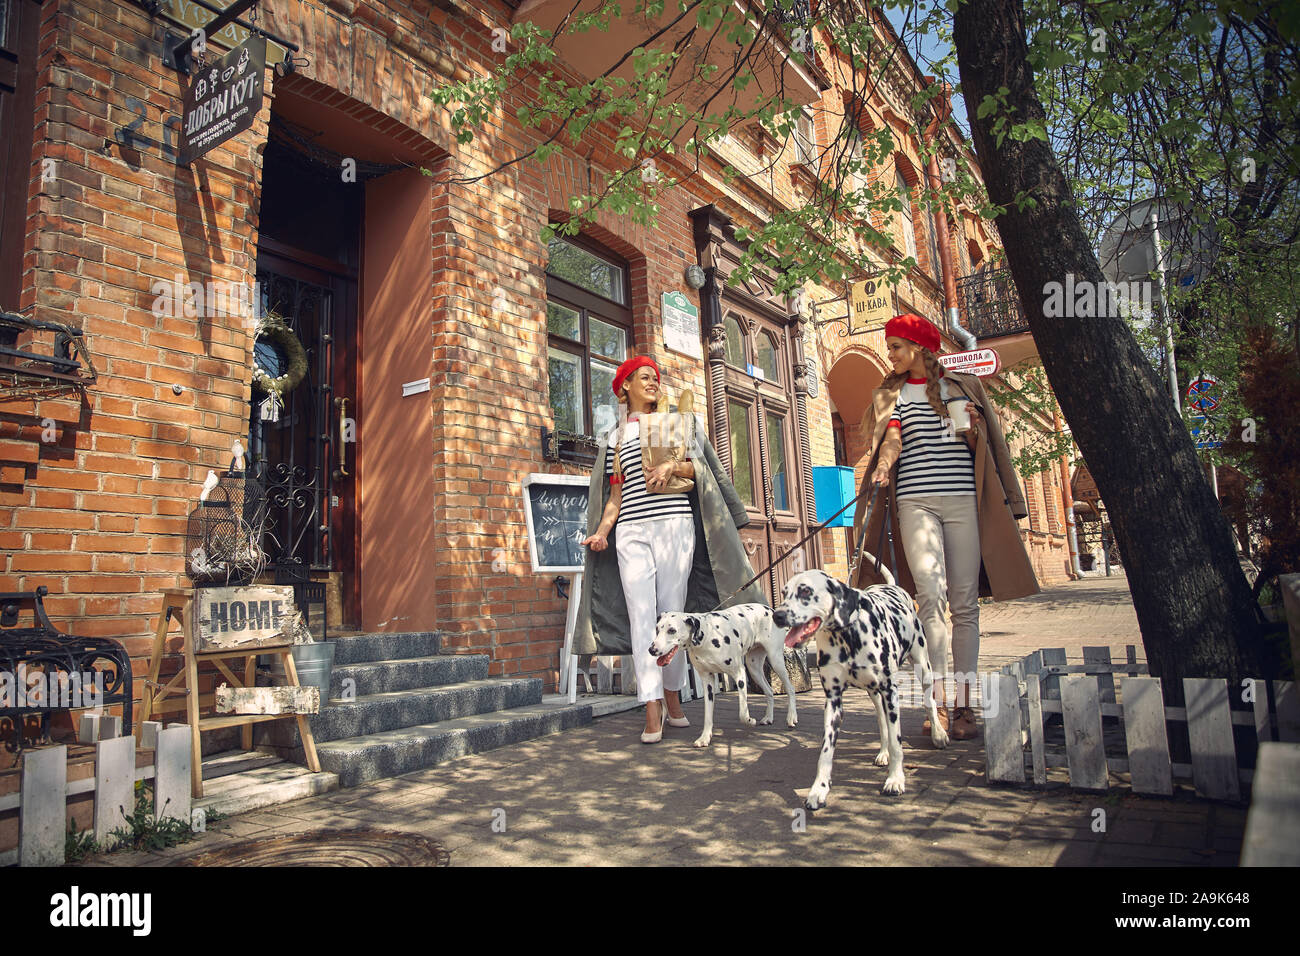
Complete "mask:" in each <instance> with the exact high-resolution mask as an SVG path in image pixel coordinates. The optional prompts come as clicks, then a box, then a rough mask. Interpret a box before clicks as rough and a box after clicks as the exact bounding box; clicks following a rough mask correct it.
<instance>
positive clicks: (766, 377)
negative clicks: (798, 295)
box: [723, 297, 813, 603]
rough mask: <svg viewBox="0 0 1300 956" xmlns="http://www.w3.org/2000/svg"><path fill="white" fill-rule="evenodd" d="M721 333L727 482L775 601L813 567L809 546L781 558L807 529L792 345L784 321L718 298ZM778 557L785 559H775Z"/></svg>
mask: <svg viewBox="0 0 1300 956" xmlns="http://www.w3.org/2000/svg"><path fill="white" fill-rule="evenodd" d="M723 323H724V326H725V327H726V331H727V361H726V372H725V382H726V399H727V421H728V426H729V428H728V431H729V433H730V439H731V462H732V470H733V483H734V484H735V487H736V491H737V493H738V494H739V495H740V497H741V500H742V501H744V502H745V504H746V506H747V507H748V509H749V512H750V519H751V520H750V523H749V525H748V526H746V527H745V528H742V529H741V530H740V536H741V540H742V541H743V542H744V544H745V550H746V552H747V553H748V554H749V560H750V563H751V564H753V566H754V570H755V571H760V570H761V569H763V568H764V567H768V566H769V565H770V566H771V568H770V570H769V572H768V573H767V574H766V575H764V577H763V578H762V580H763V584H764V587H765V588H766V590H767V592H768V599H769V600H771V601H773V602H774V603H775V602H776V601H778V600H779V599H780V594H781V589H782V587H784V585H785V582H786V581H787V580H789V579H790V578H791V577H792V576H793V575H795V574H797V573H798V572H799V571H801V570H804V569H806V568H809V567H812V566H813V564H812V561H811V560H810V559H811V554H812V553H811V551H810V544H811V542H805V543H804V544H803V545H802V546H800V548H799V553H798V554H797V555H791V556H790V557H786V555H787V554H788V553H789V552H790V550H791V549H792V548H793V547H794V546H795V544H796V543H797V542H798V541H799V540H800V539H801V538H803V536H804V535H805V534H807V532H808V527H807V525H806V523H805V521H804V520H803V518H802V512H803V510H804V508H803V504H802V503H803V501H804V500H805V496H806V495H808V494H809V493H810V492H811V489H805V488H804V487H803V479H802V476H801V470H800V468H799V454H798V447H799V446H798V442H797V437H796V436H797V427H798V423H797V417H796V405H795V394H794V364H793V360H792V356H793V343H792V342H791V340H790V332H789V327H788V325H787V323H785V322H783V321H780V320H778V319H776V318H774V317H771V316H768V315H766V314H764V313H762V312H760V311H758V310H754V309H751V308H747V307H745V306H744V305H742V304H740V303H738V302H733V301H730V300H729V299H727V298H725V297H724V299H723ZM778 559H784V560H778Z"/></svg>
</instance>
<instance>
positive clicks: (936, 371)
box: [881, 346, 948, 420]
mask: <svg viewBox="0 0 1300 956" xmlns="http://www.w3.org/2000/svg"><path fill="white" fill-rule="evenodd" d="M918 348H920V349H921V362H922V364H924V365H925V397H926V400H927V401H928V402H929V403H930V407H931V408H933V409H934V413H935V414H936V415H938V416H939V418H940V419H941V420H942V419H945V418H947V417H948V408H947V406H945V405H944V403H943V396H942V395H940V394H939V379H940V378H942V377H943V366H942V365H941V364H940V363H939V359H938V358H937V357H936V356H935V354H934V353H933V352H931V351H930V350H929V349H927V348H923V347H921V346H918ZM909 374H911V373H909V372H908V371H907V370H906V369H904V370H903V371H901V372H891V373H890V374H889V375H887V376H886V377H885V380H884V381H883V382H882V383H881V387H882V388H889V389H893V388H901V387H902V386H903V383H904V382H906V381H907V378H908V375H909Z"/></svg>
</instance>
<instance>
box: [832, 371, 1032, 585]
mask: <svg viewBox="0 0 1300 956" xmlns="http://www.w3.org/2000/svg"><path fill="white" fill-rule="evenodd" d="M944 378H945V379H947V380H948V382H949V389H952V388H953V387H954V386H955V387H956V388H957V389H958V390H959V391H961V392H962V393H963V394H965V395H966V397H967V398H969V399H970V400H971V401H972V402H973V403H974V404H975V407H976V408H977V409H979V413H980V415H981V416H982V418H981V421H982V424H981V425H980V426H977V427H976V428H975V448H974V452H975V497H976V501H977V508H978V516H979V531H980V557H981V559H982V564H981V567H980V595H981V596H984V597H987V596H989V595H992V597H993V599H994V600H995V601H1010V600H1012V599H1014V598H1019V597H1027V596H1028V595H1030V594H1037V593H1038V591H1039V587H1038V578H1037V577H1036V576H1035V575H1034V566H1033V564H1032V563H1031V562H1030V560H1029V555H1028V554H1027V553H1026V551H1025V545H1024V542H1023V541H1022V540H1021V537H1020V529H1019V528H1018V527H1017V525H1016V519H1017V518H1023V517H1024V516H1025V515H1027V514H1029V510H1028V509H1027V508H1026V507H1025V496H1024V494H1023V493H1022V492H1021V490H1020V482H1019V481H1018V480H1017V479H1016V470H1015V467H1014V466H1013V465H1012V463H1011V453H1010V451H1009V450H1008V449H1007V443H1006V440H1005V439H1004V438H1003V436H1002V426H1001V425H1000V424H999V422H998V416H997V412H996V410H995V409H994V407H993V403H992V401H990V400H989V397H988V394H987V393H986V392H985V391H984V386H983V385H982V384H981V383H980V380H979V379H978V378H977V377H976V376H974V375H965V374H962V373H959V372H947V373H945V374H944ZM901 389H902V384H901V383H900V384H899V385H898V386H897V387H895V388H893V389H886V388H878V389H876V390H875V392H874V394H873V395H872V400H871V407H870V408H869V409H868V410H867V414H866V416H865V418H864V420H863V425H864V426H865V428H866V430H867V431H868V432H870V433H871V454H870V456H869V458H868V463H867V470H866V473H865V475H863V478H862V487H861V489H860V490H861V491H862V492H863V494H862V497H860V498H859V499H858V505H857V511H856V513H855V514H854V517H853V540H854V541H855V542H856V541H857V540H858V535H859V534H860V533H861V531H862V523H863V520H864V518H865V517H866V511H867V504H868V502H869V501H870V500H871V476H872V475H873V474H874V473H875V471H876V464H877V462H878V461H879V459H880V452H881V444H882V442H883V440H884V437H885V431H886V429H887V428H888V426H889V418H890V415H891V413H892V412H893V410H894V405H895V403H896V402H897V400H898V393H899V391H901ZM950 394H951V392H950ZM897 486H898V462H897V460H895V462H894V467H893V469H892V470H891V471H890V473H889V485H888V486H887V487H886V488H884V489H881V491H880V492H879V493H878V494H877V507H876V509H875V511H874V513H873V514H872V516H871V523H870V525H869V526H868V527H867V537H866V543H865V545H864V547H865V549H866V550H867V551H868V552H870V553H872V554H875V553H876V550H877V542H878V541H879V540H880V528H881V524H882V522H883V521H884V516H885V511H886V508H887V509H888V511H889V514H890V527H891V529H892V531H893V536H894V549H893V555H896V556H897V561H898V574H897V578H898V583H899V584H900V585H902V586H903V588H904V589H906V590H907V591H908V593H910V594H915V593H916V584H915V582H914V581H913V580H912V572H911V569H910V568H909V567H908V566H907V555H906V554H904V553H903V545H902V539H901V537H900V535H899V532H898V499H897V498H896V497H895V494H894V492H895V489H896V488H897ZM882 495H883V500H884V503H885V508H882V507H880V506H879V505H880V499H881V496H882ZM879 550H880V551H881V552H882V553H881V554H879V555H878V556H879V557H880V559H881V561H882V562H884V563H885V564H886V565H887V566H888V565H890V564H892V558H893V555H891V552H890V547H889V543H888V540H887V539H886V541H885V543H884V544H883V546H882V547H880V548H879ZM871 565H872V562H870V561H868V560H863V562H862V566H861V567H859V568H858V575H857V579H856V580H855V581H854V582H852V583H853V585H854V586H855V587H859V588H863V587H867V586H868V585H871V584H879V583H880V582H881V580H882V579H881V578H880V576H879V575H878V574H877V573H876V572H875V569H874V568H873V567H872V566H871Z"/></svg>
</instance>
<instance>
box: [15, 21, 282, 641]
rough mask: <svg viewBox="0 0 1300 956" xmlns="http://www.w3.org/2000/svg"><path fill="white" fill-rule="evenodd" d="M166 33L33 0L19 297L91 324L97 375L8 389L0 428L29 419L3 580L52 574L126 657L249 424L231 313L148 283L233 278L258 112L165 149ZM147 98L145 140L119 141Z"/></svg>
mask: <svg viewBox="0 0 1300 956" xmlns="http://www.w3.org/2000/svg"><path fill="white" fill-rule="evenodd" d="M160 39H161V36H160V34H159V33H158V28H157V27H156V26H154V25H151V24H150V22H149V20H148V18H147V17H146V16H145V15H144V14H143V13H142V12H141V11H139V10H137V9H135V8H133V7H130V6H124V5H121V4H118V3H114V2H111V0H87V2H79V3H77V4H71V3H47V4H45V6H44V8H43V18H42V22H41V28H40V41H39V59H38V76H39V81H38V88H39V91H40V92H39V93H38V95H37V102H36V115H35V147H34V150H33V156H32V166H31V177H30V181H31V189H30V200H29V204H28V235H27V245H26V248H27V253H26V256H25V258H24V273H23V280H22V299H21V305H22V307H24V308H27V307H34V308H33V311H32V313H31V314H33V315H34V317H35V318H37V319H41V320H53V321H58V322H65V323H68V324H70V325H73V326H78V327H81V328H83V329H85V330H86V332H87V333H88V334H87V344H88V347H89V350H90V352H91V355H92V357H93V361H94V363H95V365H96V367H97V369H98V372H99V382H98V384H97V385H96V386H95V387H93V388H91V389H90V390H89V391H88V394H87V401H86V403H85V405H84V406H81V405H80V404H79V403H78V402H76V401H52V400H44V401H41V402H40V403H39V404H35V403H33V402H30V401H27V402H7V403H4V404H0V429H4V430H6V431H7V432H8V433H10V434H15V435H20V436H21V437H19V438H18V439H17V440H16V441H14V442H11V443H6V444H5V445H4V446H0V458H3V459H4V460H5V462H8V461H19V462H21V466H22V473H21V475H19V474H17V473H14V472H12V471H9V472H6V475H5V477H6V480H5V481H4V482H3V483H0V534H2V535H3V537H2V538H0V540H2V541H3V542H4V546H5V550H6V551H9V552H10V553H9V554H8V555H7V556H6V558H5V561H4V564H3V566H0V590H30V589H32V588H34V587H37V586H39V585H45V586H47V587H49V589H50V598H49V599H48V600H47V607H48V608H49V611H50V613H51V615H52V616H53V617H54V618H55V619H56V620H58V621H60V622H62V623H63V624H64V626H67V622H69V621H74V622H76V623H75V628H76V630H77V632H78V633H81V634H86V635H92V636H107V637H117V638H122V639H124V640H125V642H126V645H127V648H128V650H129V651H130V652H131V654H132V656H133V657H136V658H140V657H143V656H144V655H145V654H146V653H147V652H148V649H149V641H148V639H147V638H145V637H144V635H145V634H146V633H147V629H148V623H147V619H148V615H149V614H150V612H153V611H156V609H157V605H158V596H157V591H158V589H159V588H162V587H168V586H173V585H176V584H177V583H183V579H182V577H181V575H182V572H183V569H184V561H183V558H182V555H181V550H182V535H183V533H184V530H185V520H186V515H187V513H188V511H189V501H190V500H192V499H193V497H195V496H196V493H197V490H198V486H199V484H201V482H202V479H203V477H204V476H205V475H206V473H207V470H208V469H209V468H215V467H220V466H223V465H224V464H225V463H226V462H227V461H228V458H229V448H230V445H231V442H232V441H233V440H234V439H235V438H237V437H242V435H243V434H244V432H245V430H246V429H245V421H246V417H247V413H246V402H247V397H248V387H249V386H248V383H249V372H248V354H249V348H250V332H249V329H248V328H247V327H246V325H245V323H244V321H243V319H242V317H239V316H224V315H223V316H218V317H213V318H202V317H197V316H193V315H191V316H186V315H185V314H184V309H183V308H182V309H181V310H180V312H179V314H176V313H174V312H173V313H171V314H168V313H166V312H162V311H159V310H156V309H154V308H153V307H154V304H155V300H156V299H157V297H158V295H157V292H156V291H155V289H154V287H153V286H154V283H155V281H158V280H162V281H165V282H167V283H169V284H170V283H171V282H172V281H173V278H174V277H175V276H176V275H178V274H180V275H182V276H183V281H185V282H191V281H193V282H198V283H203V284H206V283H208V282H210V281H221V280H231V281H235V282H240V281H243V280H244V278H245V276H246V272H247V269H248V267H249V265H250V264H251V262H252V261H253V257H254V254H255V249H256V235H255V232H254V229H253V226H252V224H251V223H250V221H249V217H248V215H247V213H246V210H247V208H248V206H249V204H250V202H251V201H252V199H253V197H254V196H255V193H256V186H257V170H258V156H257V154H256V151H255V146H256V144H257V143H258V142H260V141H261V139H263V138H264V137H265V123H266V118H267V113H266V111H265V110H264V111H263V113H262V114H261V115H260V116H259V117H258V118H257V121H256V122H255V124H254V127H253V129H251V130H250V131H248V132H247V133H245V134H244V135H243V136H240V137H238V138H236V139H234V140H232V141H230V142H228V143H227V144H225V145H224V146H223V147H221V148H219V149H217V150H215V151H213V152H212V153H210V154H209V155H208V157H207V161H206V162H205V163H204V167H203V171H202V173H201V174H198V175H196V174H195V173H194V172H191V171H189V170H186V169H184V168H183V167H178V166H176V165H175V163H174V162H173V161H172V160H171V158H169V157H168V156H167V155H165V152H164V148H163V143H162V142H161V140H162V120H163V118H164V117H166V116H168V115H170V114H172V113H174V112H175V111H177V110H178V108H179V99H178V96H179V92H180V90H179V86H178V83H177V79H176V75H175V74H174V73H173V72H172V71H170V70H166V69H164V68H163V67H162V65H161V63H160V62H159V59H158V57H157V55H156V50H157V49H158V48H159V43H158V41H159V40H160ZM141 114H143V115H144V116H145V117H146V122H145V123H143V124H142V126H141V127H140V128H139V130H138V131H139V133H140V135H141V136H143V137H145V139H141V140H133V141H131V144H130V146H123V145H122V144H121V143H120V142H118V141H117V139H116V134H117V131H118V130H119V129H121V128H122V127H123V126H126V125H127V124H129V123H131V122H133V121H134V120H135V119H136V118H137V117H139V116H140V115H141ZM47 159H48V160H53V164H52V165H50V166H48V170H49V172H50V173H51V175H49V176H44V175H42V174H43V173H44V172H46V170H47V165H46V164H45V163H44V160H47ZM46 423H49V424H50V425H51V427H50V428H48V429H47V428H45V427H44V425H45V424H46ZM37 432H41V433H43V434H37ZM43 439H48V440H43ZM11 549H12V550H11Z"/></svg>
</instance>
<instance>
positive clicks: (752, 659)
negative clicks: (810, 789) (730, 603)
mask: <svg viewBox="0 0 1300 956" xmlns="http://www.w3.org/2000/svg"><path fill="white" fill-rule="evenodd" d="M784 633H785V632H784V631H782V630H779V629H777V628H776V627H774V626H773V624H772V609H771V608H770V607H768V606H767V605H766V604H738V605H736V606H735V607H730V608H726V609H725V610H721V611H710V612H709V613H707V614H687V613H684V612H679V611H669V612H666V613H664V614H660V615H659V620H658V621H657V622H656V624H655V637H654V640H653V641H652V642H651V643H650V656H652V657H655V658H658V660H659V664H660V665H664V664H667V663H668V662H669V661H670V660H672V658H673V655H674V654H676V653H678V652H679V650H680V649H681V648H683V647H684V648H686V652H687V653H688V654H689V655H690V658H691V663H692V664H694V665H695V669H696V670H697V671H698V672H699V673H700V675H701V676H703V677H704V678H705V679H706V688H705V692H704V730H703V732H701V734H700V736H699V737H698V738H696V741H695V746H697V747H707V746H708V745H709V741H710V740H712V739H713V699H714V696H715V695H716V694H717V693H718V691H719V690H721V688H722V675H723V674H726V675H728V676H730V677H731V679H732V680H734V681H735V682H736V689H737V690H738V691H739V693H740V720H741V722H742V723H744V724H746V725H747V726H749V727H753V726H754V724H755V723H759V724H763V725H767V724H770V723H771V722H772V715H773V712H774V711H775V708H776V695H775V694H773V693H772V687H771V685H769V684H768V682H767V679H766V678H765V677H764V676H763V658H765V657H766V658H767V659H768V661H770V662H771V664H772V670H774V671H775V672H776V674H777V676H778V677H780V678H781V683H782V684H784V685H785V689H786V693H787V694H788V695H789V698H790V706H789V709H787V711H786V715H785V725H786V726H787V727H793V726H795V725H796V724H798V723H799V713H798V711H797V710H796V709H795V699H794V688H793V687H792V686H791V683H790V675H789V674H788V673H787V672H786V668H785V649H784V647H783V646H782V637H783V635H784ZM746 668H748V669H749V673H750V674H751V675H752V676H753V678H754V682H755V683H756V684H757V685H758V687H759V689H760V690H762V691H763V693H764V694H766V695H767V713H766V714H764V715H763V719H762V720H759V721H755V720H754V718H753V717H751V716H749V698H748V695H747V687H746V684H745V669H746Z"/></svg>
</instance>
